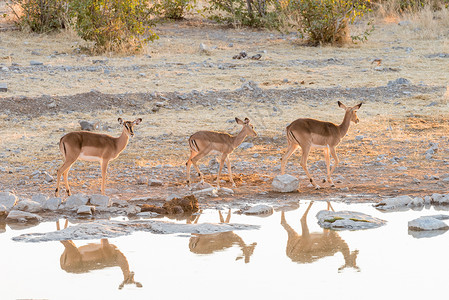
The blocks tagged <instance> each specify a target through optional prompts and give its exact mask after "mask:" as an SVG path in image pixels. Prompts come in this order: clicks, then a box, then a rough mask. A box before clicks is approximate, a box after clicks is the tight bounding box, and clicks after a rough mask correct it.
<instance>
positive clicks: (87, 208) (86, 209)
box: [76, 205, 95, 216]
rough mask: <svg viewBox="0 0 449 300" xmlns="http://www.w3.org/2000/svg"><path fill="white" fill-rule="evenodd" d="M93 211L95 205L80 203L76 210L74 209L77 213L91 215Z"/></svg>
mask: <svg viewBox="0 0 449 300" xmlns="http://www.w3.org/2000/svg"><path fill="white" fill-rule="evenodd" d="M94 212H95V206H92V205H81V206H80V207H78V210H77V211H76V213H77V214H79V215H89V216H91V215H93V214H94Z"/></svg>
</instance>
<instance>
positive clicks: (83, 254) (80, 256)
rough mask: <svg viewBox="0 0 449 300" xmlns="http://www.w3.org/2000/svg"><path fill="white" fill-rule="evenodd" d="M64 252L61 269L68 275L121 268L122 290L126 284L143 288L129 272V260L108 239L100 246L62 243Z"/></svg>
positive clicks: (102, 241)
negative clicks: (79, 245) (78, 245)
mask: <svg viewBox="0 0 449 300" xmlns="http://www.w3.org/2000/svg"><path fill="white" fill-rule="evenodd" d="M67 225H68V220H67V219H66V220H65V225H64V229H66V228H67ZM56 229H57V230H60V225H59V220H58V221H56ZM61 244H62V245H63V246H64V252H63V253H62V254H61V258H60V263H61V269H63V270H64V271H66V272H68V273H88V272H90V271H92V270H100V269H105V268H110V267H116V266H117V267H120V269H121V270H122V274H123V281H122V283H121V284H120V285H119V287H118V288H119V289H122V288H123V287H124V286H125V284H135V285H136V287H142V284H141V283H140V282H137V281H135V280H134V272H133V271H130V270H129V264H128V260H127V259H126V257H125V255H124V254H123V253H122V252H121V251H120V250H119V249H118V248H117V246H115V245H113V244H110V243H109V241H108V239H101V242H100V244H94V243H90V244H87V245H84V246H81V247H77V246H76V245H75V243H74V242H73V241H72V240H66V241H61Z"/></svg>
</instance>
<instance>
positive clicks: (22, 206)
mask: <svg viewBox="0 0 449 300" xmlns="http://www.w3.org/2000/svg"><path fill="white" fill-rule="evenodd" d="M14 209H17V210H21V211H27V212H31V213H35V212H39V211H41V210H42V205H41V204H40V203H38V202H36V201H32V200H20V201H19V202H17V204H16V206H15V207H14Z"/></svg>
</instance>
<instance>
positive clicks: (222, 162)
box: [217, 154, 228, 188]
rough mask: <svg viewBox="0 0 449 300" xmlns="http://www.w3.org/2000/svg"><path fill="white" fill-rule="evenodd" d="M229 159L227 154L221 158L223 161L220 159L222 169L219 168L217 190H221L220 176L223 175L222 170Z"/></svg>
mask: <svg viewBox="0 0 449 300" xmlns="http://www.w3.org/2000/svg"><path fill="white" fill-rule="evenodd" d="M227 157H228V155H227V154H223V155H222V156H221V159H220V167H219V168H218V174H217V188H220V175H221V170H222V169H223V165H224V162H225V160H226V158H227Z"/></svg>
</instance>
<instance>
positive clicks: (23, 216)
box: [6, 210, 42, 222]
mask: <svg viewBox="0 0 449 300" xmlns="http://www.w3.org/2000/svg"><path fill="white" fill-rule="evenodd" d="M41 220H42V217H41V216H38V215H36V214H33V213H29V212H26V211H20V210H11V211H10V212H9V214H8V216H7V217H6V222H40V221H41Z"/></svg>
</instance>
